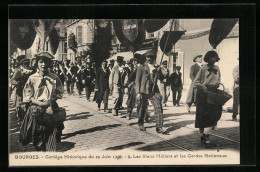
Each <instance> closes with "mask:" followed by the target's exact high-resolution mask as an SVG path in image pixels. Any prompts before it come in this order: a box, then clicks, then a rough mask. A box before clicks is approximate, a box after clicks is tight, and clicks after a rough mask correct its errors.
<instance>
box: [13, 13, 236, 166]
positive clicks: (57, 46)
mask: <svg viewBox="0 0 260 172" xmlns="http://www.w3.org/2000/svg"><path fill="white" fill-rule="evenodd" d="M238 65H239V19H238V18H221V19H217V18H197V19H196V18H190V19H182V18H169V19H165V18H164V19H146V18H143V19H135V18H129V19H106V18H104V19H94V18H93V19H89V18H86V19H73V18H71V19H62V18H60V19H29V18H28V19H9V90H10V91H9V166H10V167H20V166H77V165H81V166H84V165H86V166H91V165H106V166H107V165H216V164H218V165H221V164H232V165H234V164H240V110H239V104H240V100H239V67H238Z"/></svg>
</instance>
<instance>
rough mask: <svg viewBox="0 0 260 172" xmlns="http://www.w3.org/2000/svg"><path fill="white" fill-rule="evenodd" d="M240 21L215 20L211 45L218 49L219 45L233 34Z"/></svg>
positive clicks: (211, 33) (212, 26) (211, 32)
mask: <svg viewBox="0 0 260 172" xmlns="http://www.w3.org/2000/svg"><path fill="white" fill-rule="evenodd" d="M237 22H238V19H214V20H213V22H212V25H211V29H210V33H209V43H210V45H211V46H212V47H213V48H214V49H216V48H217V46H218V45H219V43H220V42H221V41H222V40H223V39H225V38H226V37H227V35H228V34H229V33H230V32H231V30H232V29H233V27H234V26H235V24H236V23H237Z"/></svg>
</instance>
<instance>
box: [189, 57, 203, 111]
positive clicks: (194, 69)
mask: <svg viewBox="0 0 260 172" xmlns="http://www.w3.org/2000/svg"><path fill="white" fill-rule="evenodd" d="M193 62H194V64H193V65H192V66H191V67H190V79H191V85H190V89H189V91H188V95H187V100H186V103H187V111H188V112H189V113H190V107H191V105H192V103H194V104H196V93H197V89H196V88H194V82H193V81H194V79H195V78H196V76H197V73H198V72H199V70H200V67H201V62H202V55H196V56H195V57H194V58H193Z"/></svg>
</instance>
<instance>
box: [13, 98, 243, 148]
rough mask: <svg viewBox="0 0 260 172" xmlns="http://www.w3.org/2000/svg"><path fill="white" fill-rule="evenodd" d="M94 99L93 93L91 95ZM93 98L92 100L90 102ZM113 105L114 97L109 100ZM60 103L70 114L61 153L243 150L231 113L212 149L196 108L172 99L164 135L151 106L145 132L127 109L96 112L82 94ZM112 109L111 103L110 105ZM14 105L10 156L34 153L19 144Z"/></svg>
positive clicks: (224, 117) (223, 120)
mask: <svg viewBox="0 0 260 172" xmlns="http://www.w3.org/2000/svg"><path fill="white" fill-rule="evenodd" d="M92 96H93V93H92ZM126 98H127V96H126V95H125V96H124V103H123V106H124V107H126V105H125V102H126ZM92 99H93V97H91V100H92ZM109 102H110V103H111V102H112V101H111V97H110V101H109ZM58 104H59V106H61V107H64V108H65V109H66V111H67V119H66V121H65V122H64V125H65V129H64V130H63V136H62V140H61V143H59V144H58V147H57V151H58V152H68V151H71V152H77V151H86V150H98V151H115V150H127V149H131V150H137V151H170V150H178V151H181V150H183V151H196V150H205V149H210V150H233V151H236V152H239V150H240V143H239V142H240V140H239V138H240V136H239V122H233V121H231V116H232V114H231V113H228V112H225V111H223V114H222V117H221V120H220V121H219V123H218V130H217V131H216V132H214V133H212V134H211V146H210V147H207V148H205V146H204V145H203V144H202V143H200V134H199V131H198V129H195V128H194V122H195V108H196V107H195V106H192V108H191V113H188V112H187V109H186V106H185V105H184V104H181V106H179V107H173V106H172V102H171V99H170V101H169V102H168V103H167V105H168V106H167V107H164V129H165V131H166V134H165V135H162V134H158V133H156V131H155V121H154V118H153V117H154V114H153V108H152V106H151V104H150V106H149V113H150V115H151V121H150V122H149V123H145V124H144V126H145V127H146V131H140V130H139V128H138V125H137V120H138V117H137V115H136V110H135V109H134V113H133V119H132V120H128V118H126V110H125V109H123V110H121V111H120V113H121V114H120V115H119V116H113V115H112V113H104V112H103V109H102V107H101V111H97V104H96V103H95V102H92V101H91V102H88V101H87V100H86V98H85V96H84V95H83V96H82V97H79V96H78V95H77V94H76V93H75V94H74V95H68V94H65V95H64V97H63V99H62V100H58ZM109 107H110V108H111V104H110V105H109ZM14 112H15V111H14V108H12V102H10V113H9V115H10V118H9V119H10V123H9V124H10V125H9V128H10V129H9V131H10V132H9V136H10V137H9V141H10V142H9V143H10V153H15V152H31V151H35V149H34V147H33V146H32V145H28V146H22V145H21V144H20V143H19V129H20V124H19V123H18V122H17V119H16V117H15V113H14Z"/></svg>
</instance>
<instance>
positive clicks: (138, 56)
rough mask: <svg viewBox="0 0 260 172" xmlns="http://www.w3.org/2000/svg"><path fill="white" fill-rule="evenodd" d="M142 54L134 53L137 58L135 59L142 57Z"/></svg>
mask: <svg viewBox="0 0 260 172" xmlns="http://www.w3.org/2000/svg"><path fill="white" fill-rule="evenodd" d="M141 56H142V55H141V54H139V53H135V54H134V58H135V59H138V58H141Z"/></svg>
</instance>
